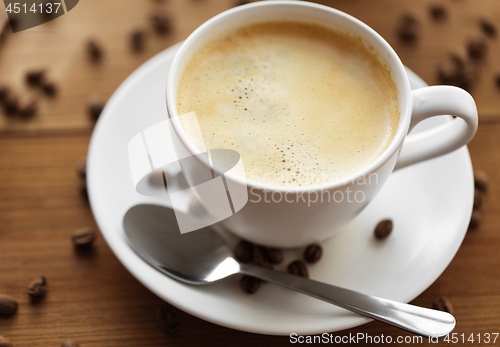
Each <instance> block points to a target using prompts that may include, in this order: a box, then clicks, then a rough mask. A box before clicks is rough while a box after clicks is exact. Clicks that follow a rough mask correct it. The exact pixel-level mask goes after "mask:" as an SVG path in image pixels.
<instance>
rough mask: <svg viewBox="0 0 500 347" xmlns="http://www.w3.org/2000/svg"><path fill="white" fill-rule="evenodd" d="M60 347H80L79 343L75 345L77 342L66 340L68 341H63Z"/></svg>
mask: <svg viewBox="0 0 500 347" xmlns="http://www.w3.org/2000/svg"><path fill="white" fill-rule="evenodd" d="M61 347H80V344H79V343H77V342H73V341H70V340H68V341H65V342H64V343H63V344H62V345H61Z"/></svg>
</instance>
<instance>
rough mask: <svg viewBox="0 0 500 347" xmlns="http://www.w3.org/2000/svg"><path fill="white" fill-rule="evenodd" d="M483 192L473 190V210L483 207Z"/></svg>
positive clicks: (476, 189)
mask: <svg viewBox="0 0 500 347" xmlns="http://www.w3.org/2000/svg"><path fill="white" fill-rule="evenodd" d="M483 200H484V198H483V192H482V191H481V190H480V189H478V188H475V189H474V208H475V209H479V208H481V206H482V205H483Z"/></svg>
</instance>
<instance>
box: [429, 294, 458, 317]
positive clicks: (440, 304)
mask: <svg viewBox="0 0 500 347" xmlns="http://www.w3.org/2000/svg"><path fill="white" fill-rule="evenodd" d="M432 308H433V309H435V310H440V311H444V312H448V313H450V314H453V306H452V305H451V302H450V300H449V299H448V298H447V297H446V296H441V297H439V298H438V299H437V300H436V302H434V303H433V304H432Z"/></svg>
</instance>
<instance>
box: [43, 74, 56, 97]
mask: <svg viewBox="0 0 500 347" xmlns="http://www.w3.org/2000/svg"><path fill="white" fill-rule="evenodd" d="M40 88H42V91H43V92H44V93H45V95H47V96H50V97H53V96H56V94H57V86H56V84H55V83H54V81H51V80H49V79H46V78H44V79H43V80H42V83H41V84H40Z"/></svg>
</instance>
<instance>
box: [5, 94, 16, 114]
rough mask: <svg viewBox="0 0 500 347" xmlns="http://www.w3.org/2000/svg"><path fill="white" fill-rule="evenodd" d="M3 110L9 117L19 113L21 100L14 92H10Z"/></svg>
mask: <svg viewBox="0 0 500 347" xmlns="http://www.w3.org/2000/svg"><path fill="white" fill-rule="evenodd" d="M2 103H3V108H4V110H5V113H6V114H7V115H8V116H11V115H14V114H16V113H18V112H19V98H18V97H17V95H15V94H14V93H12V92H9V93H8V94H7V95H6V96H5V97H4V99H3V102H2Z"/></svg>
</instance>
